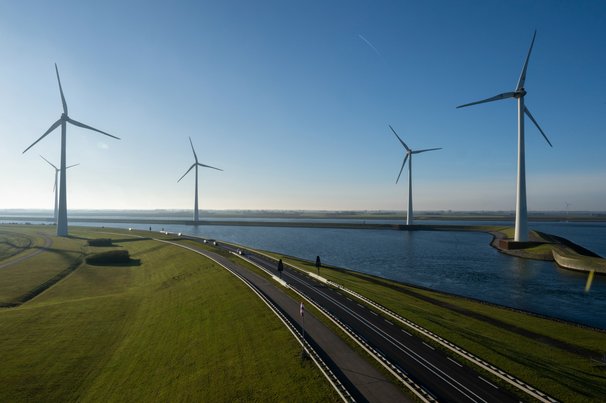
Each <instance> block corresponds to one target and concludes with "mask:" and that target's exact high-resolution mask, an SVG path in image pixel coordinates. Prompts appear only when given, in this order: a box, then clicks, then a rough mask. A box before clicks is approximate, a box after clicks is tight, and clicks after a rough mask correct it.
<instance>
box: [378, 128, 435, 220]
mask: <svg viewBox="0 0 606 403" xmlns="http://www.w3.org/2000/svg"><path fill="white" fill-rule="evenodd" d="M389 128H390V129H391V131H392V132H393V134H395V135H396V137H397V138H398V140H400V143H402V146H404V149H405V150H406V156H405V157H404V161H402V167H401V168H400V173H399V174H398V178H397V179H396V183H398V181H399V180H400V175H402V170H404V165H406V160H408V159H409V158H410V161H409V162H408V212H407V213H406V225H412V221H413V211H412V155H413V154H421V153H424V152H427V151H434V150H441V149H442V147H439V148H427V149H425V150H412V149H411V148H410V147H408V146H407V145H406V143H404V141H402V139H401V138H400V136H398V133H396V131H395V130H394V129H393V127H391V125H389Z"/></svg>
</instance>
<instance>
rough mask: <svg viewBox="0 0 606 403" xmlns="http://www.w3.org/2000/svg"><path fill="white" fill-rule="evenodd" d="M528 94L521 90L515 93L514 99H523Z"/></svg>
mask: <svg viewBox="0 0 606 403" xmlns="http://www.w3.org/2000/svg"><path fill="white" fill-rule="evenodd" d="M526 94H527V92H526V90H525V89H524V88H520V89H519V90H517V91H516V92H514V93H513V97H514V98H515V99H518V98H522V97H523V96H524V95H526Z"/></svg>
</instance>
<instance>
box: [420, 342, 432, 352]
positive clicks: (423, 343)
mask: <svg viewBox="0 0 606 403" xmlns="http://www.w3.org/2000/svg"><path fill="white" fill-rule="evenodd" d="M423 344H425V345H426V346H427V347H429V348H431V349H432V350H435V348H433V346H430V345H429V344H427V343H425V342H423Z"/></svg>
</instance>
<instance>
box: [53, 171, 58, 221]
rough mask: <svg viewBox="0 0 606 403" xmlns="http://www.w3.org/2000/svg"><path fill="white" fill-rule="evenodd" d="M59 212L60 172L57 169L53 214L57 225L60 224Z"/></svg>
mask: <svg viewBox="0 0 606 403" xmlns="http://www.w3.org/2000/svg"><path fill="white" fill-rule="evenodd" d="M58 211H59V170H58V169H57V168H55V211H54V213H53V222H54V223H55V225H57V224H58V222H57V220H58V214H57V213H58Z"/></svg>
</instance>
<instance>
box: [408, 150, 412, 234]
mask: <svg viewBox="0 0 606 403" xmlns="http://www.w3.org/2000/svg"><path fill="white" fill-rule="evenodd" d="M412 220H413V217H412V154H410V158H409V160H408V212H407V213H406V225H412Z"/></svg>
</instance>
